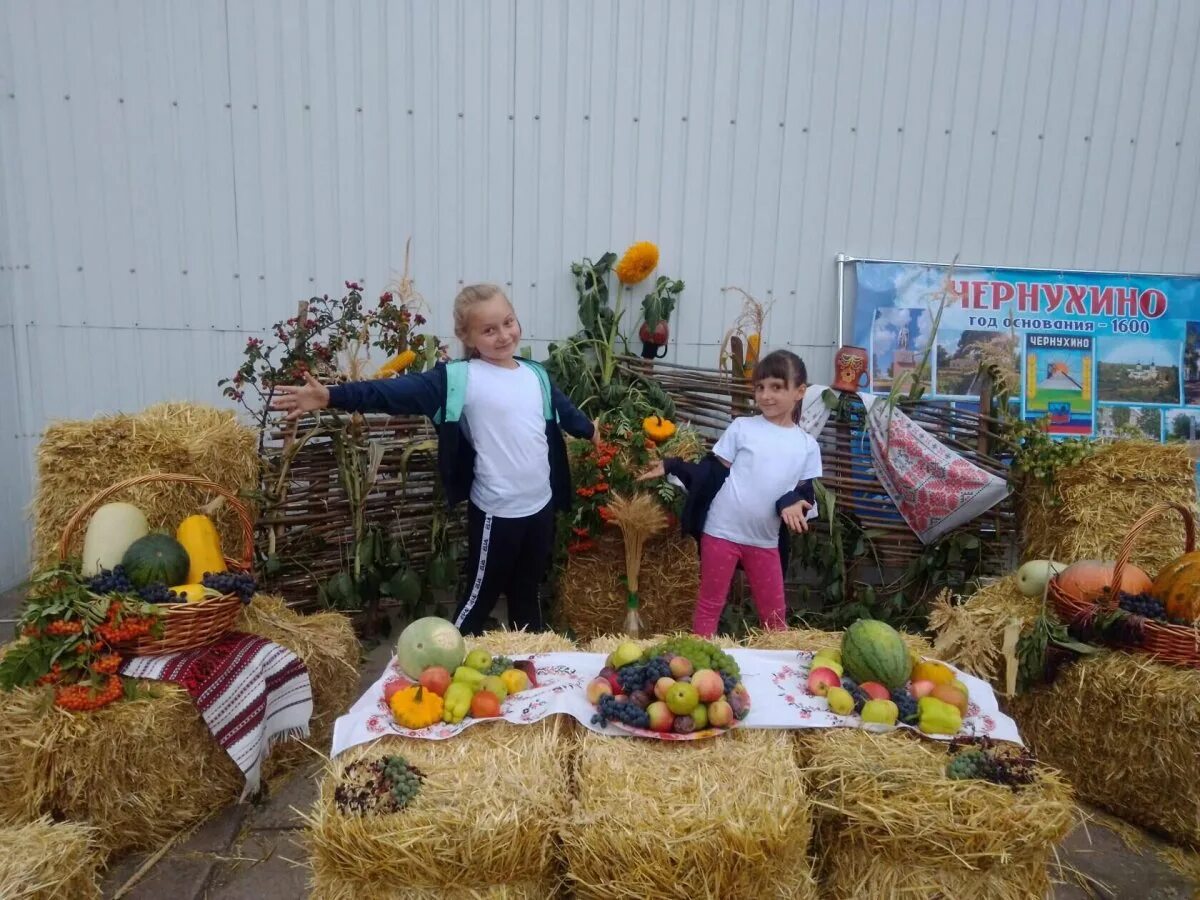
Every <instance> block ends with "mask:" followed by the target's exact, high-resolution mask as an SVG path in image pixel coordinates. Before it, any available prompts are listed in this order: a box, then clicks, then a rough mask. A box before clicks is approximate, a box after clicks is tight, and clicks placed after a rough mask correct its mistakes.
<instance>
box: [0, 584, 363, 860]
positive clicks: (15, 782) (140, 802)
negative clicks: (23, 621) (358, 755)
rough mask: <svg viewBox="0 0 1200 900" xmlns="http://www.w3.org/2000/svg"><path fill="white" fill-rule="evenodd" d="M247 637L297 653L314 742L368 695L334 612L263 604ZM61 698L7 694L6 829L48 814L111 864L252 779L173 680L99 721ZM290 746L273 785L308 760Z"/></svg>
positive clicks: (273, 601) (1, 698)
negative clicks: (92, 838) (64, 706)
mask: <svg viewBox="0 0 1200 900" xmlns="http://www.w3.org/2000/svg"><path fill="white" fill-rule="evenodd" d="M237 627H238V628H239V629H240V630H243V631H248V632H252V633H255V634H261V635H262V636H263V637H266V638H268V639H270V640H273V641H276V642H277V643H279V644H281V645H282V646H284V647H287V648H288V649H289V650H291V651H292V652H294V653H296V654H297V655H298V656H299V657H300V658H301V659H302V660H303V661H304V663H305V664H306V665H307V666H308V669H309V678H310V680H311V683H312V689H313V700H314V711H313V729H314V731H313V735H312V738H311V739H310V741H309V742H308V743H312V744H314V745H315V746H318V747H320V746H322V745H325V746H327V745H328V739H329V734H330V730H331V728H332V724H333V720H334V719H335V718H336V717H337V715H339V714H340V713H341V712H343V711H344V709H345V707H346V706H347V705H348V704H349V702H350V699H351V698H352V697H353V695H354V692H355V691H356V690H357V686H358V680H359V676H358V660H359V646H358V642H357V641H356V640H355V638H354V634H353V630H352V629H351V627H350V624H349V620H347V619H346V617H345V616H342V615H339V614H336V613H326V614H322V615H318V616H308V617H303V616H298V615H297V614H295V613H293V612H291V611H289V610H287V609H286V608H285V607H284V606H283V603H282V601H281V600H280V599H279V598H273V597H266V596H262V595H260V596H258V597H256V598H255V600H254V602H253V603H252V604H251V605H250V606H249V607H248V608H247V609H246V610H244V611H243V614H242V618H241V619H240V620H239V622H238V626H237ZM51 696H52V695H51V692H50V691H49V690H48V689H45V688H41V689H36V690H16V691H12V692H9V693H5V692H0V822H11V823H21V822H28V821H31V820H33V819H36V818H38V817H39V816H41V815H44V814H54V815H56V816H62V817H64V818H67V819H70V820H72V821H76V822H81V823H87V824H90V825H92V826H95V828H96V829H97V838H96V840H97V842H98V844H99V847H100V850H101V852H102V853H104V854H108V853H114V852H119V851H124V850H131V849H138V848H150V847H155V846H157V845H159V844H160V843H161V842H162V841H164V840H166V839H167V838H169V837H171V836H172V835H174V834H175V833H176V832H178V831H179V830H181V829H183V828H187V827H189V826H191V825H194V824H195V823H196V822H199V821H201V820H203V819H204V818H206V817H207V816H209V815H211V814H212V813H214V812H216V811H217V810H219V809H221V808H222V807H224V806H226V805H228V804H230V803H233V802H235V801H236V800H237V799H238V796H239V795H240V794H241V791H242V787H243V785H244V781H243V778H242V774H241V772H240V771H239V770H238V769H237V767H236V766H235V765H234V764H233V761H232V760H231V759H230V758H229V755H228V754H227V753H226V752H225V751H224V750H222V749H221V747H220V746H218V744H217V743H216V741H214V740H213V738H212V735H211V734H210V733H209V731H208V728H207V727H206V726H205V724H204V721H203V720H202V719H201V718H200V714H199V713H198V712H197V711H196V707H195V705H194V704H193V703H192V700H191V698H190V697H189V696H188V695H187V693H186V692H185V691H184V690H183V689H182V688H180V687H176V686H175V685H172V684H168V683H165V682H149V681H147V682H139V683H138V688H137V696H136V697H135V698H134V699H129V700H123V701H120V702H118V703H114V704H112V705H111V706H107V707H104V708H102V709H100V710H97V711H95V712H87V713H68V712H66V711H64V710H61V709H58V708H57V707H54V706H53V705H52V703H51ZM309 752H310V751H308V750H307V749H306V748H305V747H304V745H303V744H301V743H299V742H287V743H284V744H281V745H279V746H278V747H276V748H275V749H274V751H273V752H272V754H271V756H270V757H268V759H267V761H266V763H265V765H264V769H263V775H264V778H266V779H267V780H268V781H270V780H271V779H272V778H273V777H274V776H276V775H279V774H282V773H283V772H285V771H290V769H291V768H292V767H294V766H295V765H296V764H297V762H299V761H300V760H302V759H303V758H305V757H307V756H308V755H309Z"/></svg>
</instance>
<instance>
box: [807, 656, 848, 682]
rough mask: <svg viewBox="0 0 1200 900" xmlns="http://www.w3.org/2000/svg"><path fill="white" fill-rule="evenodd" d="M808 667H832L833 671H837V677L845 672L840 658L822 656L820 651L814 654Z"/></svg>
mask: <svg viewBox="0 0 1200 900" xmlns="http://www.w3.org/2000/svg"><path fill="white" fill-rule="evenodd" d="M810 668H813V669H833V671H835V672H837V674H838V678H841V677H842V675H844V674H845V670H844V669H843V668H842V661H841V660H839V659H834V658H833V657H832V656H822V655H821V654H820V653H818V654H817V655H816V656H814V657H813V661H812V665H811V667H810Z"/></svg>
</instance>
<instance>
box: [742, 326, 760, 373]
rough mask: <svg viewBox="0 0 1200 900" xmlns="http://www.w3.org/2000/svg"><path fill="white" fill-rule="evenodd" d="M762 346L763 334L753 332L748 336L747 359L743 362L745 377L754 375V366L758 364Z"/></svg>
mask: <svg viewBox="0 0 1200 900" xmlns="http://www.w3.org/2000/svg"><path fill="white" fill-rule="evenodd" d="M761 346H762V335H761V334H752V335H750V336H749V337H748V338H746V359H745V361H744V362H743V364H742V375H743V377H745V378H753V377H754V367H755V366H756V365H758V353H759V348H760V347H761Z"/></svg>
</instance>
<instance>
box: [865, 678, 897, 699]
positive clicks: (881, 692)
mask: <svg viewBox="0 0 1200 900" xmlns="http://www.w3.org/2000/svg"><path fill="white" fill-rule="evenodd" d="M859 687H860V688H861V689H862V692H863V693H864V694H866V695H867V696H868V697H870V698H871V699H872V700H891V699H892V692H891V691H889V690H888V689H887V688H886V687H885V686H884V685H882V684H880V683H879V682H878V681H864V682H863V683H862V684H860V685H859Z"/></svg>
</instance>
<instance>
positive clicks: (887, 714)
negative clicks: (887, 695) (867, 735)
mask: <svg viewBox="0 0 1200 900" xmlns="http://www.w3.org/2000/svg"><path fill="white" fill-rule="evenodd" d="M899 717H900V711H899V710H898V709H897V708H896V704H895V703H893V702H892V701H891V700H868V701H867V702H866V703H864V704H863V710H862V720H863V721H864V722H866V723H867V724H874V725H895V724H896V719H898V718H899Z"/></svg>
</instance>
